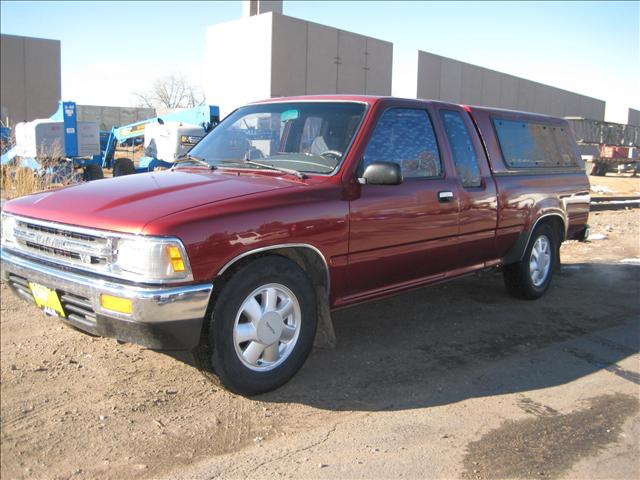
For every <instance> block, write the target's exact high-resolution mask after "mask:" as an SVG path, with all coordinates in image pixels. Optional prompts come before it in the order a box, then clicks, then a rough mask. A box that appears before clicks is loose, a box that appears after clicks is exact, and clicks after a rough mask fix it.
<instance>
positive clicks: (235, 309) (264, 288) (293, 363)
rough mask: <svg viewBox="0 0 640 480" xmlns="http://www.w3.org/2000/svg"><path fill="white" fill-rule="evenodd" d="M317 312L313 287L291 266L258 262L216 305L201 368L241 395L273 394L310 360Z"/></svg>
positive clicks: (285, 261)
mask: <svg viewBox="0 0 640 480" xmlns="http://www.w3.org/2000/svg"><path fill="white" fill-rule="evenodd" d="M316 310H317V309H316V297H315V293H314V289H313V285H312V284H311V281H310V280H309V277H307V275H306V274H305V272H304V271H303V270H302V269H301V268H300V267H299V266H298V265H297V264H296V263H295V262H293V261H291V260H289V259H287V258H284V257H277V256H273V257H263V258H259V259H257V260H255V261H253V262H251V263H249V264H247V265H245V266H244V267H242V268H240V269H239V270H238V271H237V272H236V273H235V274H234V275H233V277H231V279H230V280H229V282H228V283H227V284H226V285H224V287H223V288H222V291H221V292H220V295H219V297H218V298H217V299H216V303H215V306H214V308H213V314H212V318H211V321H210V323H209V334H208V337H209V338H208V339H207V341H206V344H205V345H201V348H200V351H199V353H198V358H199V363H200V367H201V368H202V367H204V368H205V369H207V370H208V372H207V376H210V375H211V373H213V374H214V375H215V376H216V377H217V380H218V381H219V382H220V383H222V384H223V385H224V386H225V387H226V388H228V389H229V390H231V391H234V392H236V393H240V394H242V395H256V394H260V393H265V392H268V391H271V390H274V389H276V388H278V387H279V386H281V385H283V384H284V383H286V382H287V381H289V380H290V379H291V378H292V377H293V376H294V375H295V374H296V373H297V371H298V370H299V369H300V367H302V365H303V363H304V362H305V360H306V358H307V356H308V355H309V353H310V351H311V348H312V346H313V339H314V337H315V333H316V324H317V315H316ZM214 380H216V379H215V378H214Z"/></svg>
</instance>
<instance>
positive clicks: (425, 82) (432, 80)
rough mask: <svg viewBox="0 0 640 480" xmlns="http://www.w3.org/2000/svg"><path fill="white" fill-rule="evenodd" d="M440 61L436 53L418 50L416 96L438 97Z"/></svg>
mask: <svg viewBox="0 0 640 480" xmlns="http://www.w3.org/2000/svg"><path fill="white" fill-rule="evenodd" d="M441 78H442V61H441V58H440V57H438V56H437V55H433V54H431V53H428V52H421V51H419V52H418V95H417V97H418V98H424V99H433V100H437V99H439V98H441V97H440V80H441Z"/></svg>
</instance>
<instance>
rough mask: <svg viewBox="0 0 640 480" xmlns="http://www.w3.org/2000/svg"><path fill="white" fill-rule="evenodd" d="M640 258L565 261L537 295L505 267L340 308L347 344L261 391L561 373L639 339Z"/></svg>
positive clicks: (339, 393)
mask: <svg viewBox="0 0 640 480" xmlns="http://www.w3.org/2000/svg"><path fill="white" fill-rule="evenodd" d="M638 293H640V267H638V266H635V265H624V264H573V265H565V266H563V270H562V273H561V274H559V275H556V277H555V278H554V283H553V285H552V286H551V289H550V290H549V292H547V294H546V295H545V297H543V298H542V299H539V300H537V301H524V300H515V299H512V298H510V297H509V296H507V294H506V292H505V290H504V287H503V285H502V277H501V275H500V274H499V273H492V274H485V275H482V276H480V277H469V278H465V279H460V280H457V281H454V282H451V283H448V284H443V285H440V286H435V287H431V288H424V289H421V290H417V291H414V292H410V293H407V294H403V295H400V296H396V297H393V298H390V299H387V300H382V301H377V302H373V303H369V304H366V305H362V306H358V307H352V308H349V309H345V310H342V311H339V312H336V313H334V325H335V329H336V334H337V338H338V347H337V348H336V349H335V350H332V351H323V350H317V351H315V352H313V353H312V355H311V356H310V358H309V359H308V361H307V363H306V365H305V366H304V367H303V369H302V370H301V371H300V372H299V373H298V375H296V377H295V378H294V379H293V380H292V381H291V382H289V383H288V384H287V385H285V386H284V387H282V388H280V389H279V390H277V391H275V392H271V393H269V394H265V395H261V396H260V397H258V398H259V399H260V400H262V401H267V402H274V403H280V402H282V403H292V402H293V403H301V404H305V405H310V406H313V407H317V408H322V409H328V410H353V411H380V410H403V409H412V408H423V407H428V406H437V405H444V404H450V403H454V402H458V401H460V400H464V399H467V398H472V397H482V396H491V395H500V394H505V393H514V392H526V391H529V390H536V389H542V388H547V387H552V386H556V385H562V384H565V383H568V382H571V381H573V380H576V379H579V378H581V377H584V376H586V375H589V374H591V373H594V372H596V371H598V370H601V369H603V368H606V369H607V370H609V371H610V372H612V373H614V374H617V375H619V376H621V377H623V378H625V379H626V380H629V381H633V382H635V383H638V384H640V378H639V376H638V373H637V372H630V371H627V370H624V369H623V368H622V367H620V366H619V365H616V364H617V362H619V361H621V360H623V359H625V358H627V357H629V356H631V355H633V354H635V353H637V352H638V351H639V350H640V297H639V296H638Z"/></svg>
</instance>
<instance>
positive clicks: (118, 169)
mask: <svg viewBox="0 0 640 480" xmlns="http://www.w3.org/2000/svg"><path fill="white" fill-rule="evenodd" d="M132 173H136V167H135V166H134V165H133V161H132V160H131V159H130V158H116V159H115V160H114V162H113V176H114V177H121V176H122V175H131V174H132Z"/></svg>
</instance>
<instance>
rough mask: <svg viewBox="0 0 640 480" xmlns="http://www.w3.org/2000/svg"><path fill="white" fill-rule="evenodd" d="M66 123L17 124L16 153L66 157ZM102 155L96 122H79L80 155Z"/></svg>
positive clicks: (36, 121)
mask: <svg viewBox="0 0 640 480" xmlns="http://www.w3.org/2000/svg"><path fill="white" fill-rule="evenodd" d="M65 151H66V148H65V141H64V123H63V122H55V121H52V120H42V119H41V120H33V121H31V122H22V123H18V124H17V125H16V155H18V156H19V157H26V158H37V157H38V158H43V157H47V158H52V157H65V156H66V155H65ZM93 155H100V132H99V131H98V124H97V123H96V122H78V157H90V156H93Z"/></svg>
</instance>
